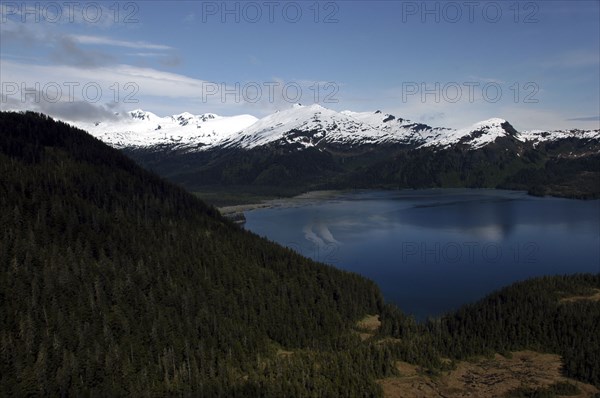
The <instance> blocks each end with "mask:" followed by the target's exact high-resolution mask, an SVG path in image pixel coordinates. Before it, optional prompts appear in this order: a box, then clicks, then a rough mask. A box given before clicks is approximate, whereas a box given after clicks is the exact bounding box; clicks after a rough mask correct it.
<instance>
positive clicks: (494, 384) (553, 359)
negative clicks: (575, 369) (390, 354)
mask: <svg viewBox="0 0 600 398" xmlns="http://www.w3.org/2000/svg"><path fill="white" fill-rule="evenodd" d="M396 366H397V368H398V371H399V372H400V376H399V377H389V378H386V379H382V380H379V383H380V384H381V386H382V387H383V391H384V396H385V397H388V398H417V397H418V398H421V397H422V398H429V397H446V398H455V397H456V398H457V397H504V396H505V395H506V393H507V392H508V391H509V390H512V389H514V388H517V387H535V388H538V387H547V386H549V385H551V384H553V383H556V382H559V381H569V382H571V383H572V384H575V385H577V386H578V387H579V389H580V390H581V394H580V395H577V396H576V397H580V398H583V397H592V396H593V395H594V394H596V393H597V392H599V390H598V389H597V388H596V387H594V386H592V385H589V384H584V383H580V382H578V381H575V380H573V379H568V378H566V377H564V376H562V375H561V367H562V363H561V359H560V356H558V355H553V354H541V353H537V352H533V351H519V352H515V353H513V355H512V358H506V357H503V356H501V355H499V354H496V355H495V356H494V358H481V359H477V360H474V361H471V362H459V363H458V364H457V367H456V369H455V370H452V371H450V372H444V373H443V374H442V375H440V376H428V375H424V374H423V373H422V372H421V371H420V369H419V367H417V366H414V365H411V364H408V363H405V362H398V363H397V365H396Z"/></svg>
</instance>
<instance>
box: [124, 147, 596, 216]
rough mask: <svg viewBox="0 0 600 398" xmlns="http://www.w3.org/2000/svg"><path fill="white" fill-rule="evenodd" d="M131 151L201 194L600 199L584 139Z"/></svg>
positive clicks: (592, 155)
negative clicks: (500, 192)
mask: <svg viewBox="0 0 600 398" xmlns="http://www.w3.org/2000/svg"><path fill="white" fill-rule="evenodd" d="M124 152H125V153H126V154H127V155H128V156H131V157H132V158H133V159H135V160H136V161H137V162H139V163H140V164H141V165H143V166H144V167H145V168H147V169H150V170H154V171H155V172H157V173H159V174H160V175H161V176H162V177H165V178H167V179H169V180H170V181H173V182H175V183H177V184H180V185H182V186H183V187H185V188H186V189H187V190H189V191H192V192H202V193H214V192H224V193H228V194H233V193H236V194H237V195H238V196H242V195H240V194H247V195H248V194H249V195H267V196H268V195H272V196H291V195H297V194H300V193H303V192H306V191H310V190H327V189H382V188H383V189H407V188H434V187H441V188H501V189H515V190H525V191H528V192H529V193H531V194H534V195H555V196H562V197H570V198H581V199H592V198H600V155H599V154H598V149H597V144H596V143H594V142H588V141H586V140H577V139H572V140H570V141H569V140H563V141H562V142H559V143H553V144H547V145H538V146H537V147H534V146H533V145H532V144H529V143H522V142H518V141H516V140H515V139H511V138H501V139H498V140H497V141H496V142H494V143H492V144H489V145H487V146H485V147H483V148H480V149H477V150H470V149H468V148H463V147H461V146H460V145H457V146H454V147H450V148H445V149H438V148H420V149H411V148H406V147H403V146H402V145H388V146H386V145H381V146H376V145H372V146H369V145H365V146H362V147H357V148H354V147H352V148H350V149H348V148H336V147H333V146H328V147H324V148H316V147H315V148H306V149H304V150H302V151H297V150H294V149H293V148H292V149H290V148H286V147H283V148H280V147H277V146H275V145H272V146H264V147H258V148H252V149H247V150H246V149H235V148H233V149H230V148H224V149H215V150H207V151H203V152H186V151H179V150H173V149H171V148H160V147H158V148H154V149H124ZM204 197H206V198H207V199H210V198H211V195H205V196H204ZM214 203H216V204H217V205H222V204H223V203H220V202H219V201H215V202H214Z"/></svg>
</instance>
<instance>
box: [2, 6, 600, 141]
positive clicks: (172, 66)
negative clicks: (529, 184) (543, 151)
mask: <svg viewBox="0 0 600 398" xmlns="http://www.w3.org/2000/svg"><path fill="white" fill-rule="evenodd" d="M0 4H1V6H0V92H1V94H2V98H1V102H0V108H1V109H3V110H9V109H21V110H22V109H30V110H36V111H41V112H44V113H47V114H50V115H52V116H55V117H57V118H61V119H65V120H69V121H83V120H85V121H101V120H105V119H113V118H115V117H118V116H117V115H116V114H119V115H123V114H124V112H126V111H130V110H134V109H143V110H146V111H151V112H153V113H156V114H157V115H159V116H167V115H173V114H180V113H183V112H190V113H193V114H203V113H209V112H210V113H216V114H219V115H237V114H252V115H254V116H256V117H264V116H266V115H268V114H270V113H273V112H275V111H277V110H280V109H285V108H289V107H290V106H292V104H294V103H301V104H303V105H307V104H312V103H319V104H321V105H322V106H325V107H327V108H331V109H334V110H337V111H342V110H352V111H357V112H358V111H375V110H381V111H383V112H387V113H392V114H394V115H396V116H398V117H402V118H407V119H411V120H413V121H418V122H422V123H427V124H429V125H432V126H444V127H452V128H462V127H467V126H469V125H471V124H473V123H475V122H478V121H480V120H486V119H489V118H492V117H500V118H503V119H506V120H508V121H509V122H511V124H512V125H513V126H514V127H515V128H517V130H531V129H563V128H581V129H598V128H600V22H599V21H600V1H599V0H589V1H588V0H586V1H578V0H575V1H564V2H563V1H552V0H543V1H510V0H509V1H402V0H399V1H368V2H367V1H330V2H328V1H321V2H315V1H256V2H253V1H249V2H248V1H244V2H236V1H228V2H224V1H214V2H213V1H56V2H53V1H37V2H24V1H4V0H1V1H0Z"/></svg>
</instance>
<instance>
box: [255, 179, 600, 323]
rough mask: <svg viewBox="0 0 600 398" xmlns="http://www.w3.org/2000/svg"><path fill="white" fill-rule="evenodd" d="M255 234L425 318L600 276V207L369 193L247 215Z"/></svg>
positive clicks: (441, 193)
mask: <svg viewBox="0 0 600 398" xmlns="http://www.w3.org/2000/svg"><path fill="white" fill-rule="evenodd" d="M246 218H247V222H246V228H247V229H249V230H251V231H253V232H256V233H258V234H259V235H262V236H266V237H267V238H269V239H271V240H273V241H275V242H278V243H280V244H282V245H285V246H288V247H291V248H293V249H295V250H297V251H298V252H300V253H302V254H303V255H306V256H308V257H311V258H313V259H316V260H319V261H322V262H325V263H328V264H331V265H333V266H335V267H338V268H341V269H345V270H349V271H354V272H357V273H359V274H362V275H364V276H366V277H368V278H370V279H372V280H374V281H375V282H377V284H378V285H379V286H380V287H381V290H382V292H383V294H384V297H385V299H386V300H387V301H391V302H394V303H396V304H397V305H398V306H399V307H400V308H402V309H403V310H404V311H405V312H407V313H410V314H413V315H415V316H416V317H417V318H418V319H424V318H426V317H428V316H436V315H439V314H441V313H444V312H447V311H450V310H452V309H455V308H458V307H459V306H461V305H462V304H465V303H468V302H472V301H474V300H477V299H479V298H481V297H483V296H485V295H486V294H488V293H490V292H492V291H493V290H495V289H497V288H500V287H502V286H505V285H508V284H510V283H512V282H515V281H518V280H523V279H526V278H529V277H532V276H539V275H553V274H572V273H578V272H591V273H598V272H600V201H598V200H596V201H578V200H569V199H558V198H535V197H531V196H527V195H526V194H524V193H522V192H511V191H495V190H468V189H460V190H459V189H453V190H417V191H413V190H410V191H392V192H390V191H383V192H381V191H375V192H374V191H366V192H351V193H342V194H339V195H337V196H335V197H333V198H329V199H322V200H293V201H292V202H291V203H290V204H287V205H286V206H285V207H276V208H270V209H259V210H254V211H250V212H247V213H246Z"/></svg>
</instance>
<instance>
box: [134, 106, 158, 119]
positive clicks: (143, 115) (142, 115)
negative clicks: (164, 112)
mask: <svg viewBox="0 0 600 398" xmlns="http://www.w3.org/2000/svg"><path fill="white" fill-rule="evenodd" d="M128 113H129V116H130V117H131V118H132V119H138V120H151V119H155V118H157V116H156V115H155V114H154V113H152V112H146V111H144V110H141V109H136V110H133V111H131V112H128Z"/></svg>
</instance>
